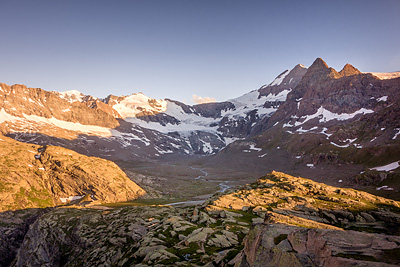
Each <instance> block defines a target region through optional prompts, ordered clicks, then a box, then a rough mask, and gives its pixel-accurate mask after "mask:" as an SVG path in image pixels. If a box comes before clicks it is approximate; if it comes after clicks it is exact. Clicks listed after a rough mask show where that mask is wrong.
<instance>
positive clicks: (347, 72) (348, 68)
mask: <svg viewBox="0 0 400 267" xmlns="http://www.w3.org/2000/svg"><path fill="white" fill-rule="evenodd" d="M339 74H340V75H342V76H352V75H357V74H361V71H359V70H358V69H356V68H355V67H354V66H352V65H350V64H349V63H347V64H346V65H344V67H343V69H342V70H341V71H340V72H339Z"/></svg>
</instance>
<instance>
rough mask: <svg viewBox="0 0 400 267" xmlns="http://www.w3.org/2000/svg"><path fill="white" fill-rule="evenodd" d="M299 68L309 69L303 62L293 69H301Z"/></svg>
mask: <svg viewBox="0 0 400 267" xmlns="http://www.w3.org/2000/svg"><path fill="white" fill-rule="evenodd" d="M299 69H307V67H306V66H304V65H303V64H297V65H296V66H294V68H293V70H299Z"/></svg>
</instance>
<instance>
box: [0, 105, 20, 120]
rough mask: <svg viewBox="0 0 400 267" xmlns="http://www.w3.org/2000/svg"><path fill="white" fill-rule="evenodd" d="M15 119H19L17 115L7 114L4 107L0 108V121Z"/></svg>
mask: <svg viewBox="0 0 400 267" xmlns="http://www.w3.org/2000/svg"><path fill="white" fill-rule="evenodd" d="M15 120H21V118H19V117H15V116H13V115H10V114H8V113H7V112H6V111H5V110H4V108H2V109H1V110H0V123H3V122H6V121H9V122H11V121H15Z"/></svg>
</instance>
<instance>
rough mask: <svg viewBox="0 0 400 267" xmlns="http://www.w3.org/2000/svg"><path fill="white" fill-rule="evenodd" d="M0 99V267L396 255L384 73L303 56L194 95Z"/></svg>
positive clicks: (397, 87)
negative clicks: (244, 88) (227, 88)
mask: <svg viewBox="0 0 400 267" xmlns="http://www.w3.org/2000/svg"><path fill="white" fill-rule="evenodd" d="M0 106H1V108H0V133H1V134H0V147H1V150H0V156H1V157H0V255H1V257H0V267H1V266H44V265H46V266H78V265H79V266H82V265H91V266H92V265H95V266H97V265H105V266H133V265H134V266H154V265H157V266H164V265H167V266H168V265H169V266H171V265H174V266H203V265H205V266H263V265H265V264H267V265H268V266H281V265H282V264H284V265H287V266H371V264H373V265H374V266H396V265H398V264H400V257H399V256H398V255H399V251H400V246H399V244H400V239H399V235H400V215H399V214H400V209H399V206H400V202H398V201H396V200H399V199H400V194H399V190H400V186H399V184H400V168H399V167H400V119H399V117H400V72H396V73H362V72H360V71H359V70H358V69H356V68H355V67H353V66H352V65H350V64H346V65H345V66H344V67H343V69H342V70H340V71H336V70H335V69H333V68H331V67H329V66H328V65H327V64H326V63H325V62H324V61H323V60H322V59H320V58H317V59H316V60H315V61H314V62H313V64H312V65H311V66H310V67H308V68H307V67H305V66H303V65H301V64H298V65H296V66H294V67H293V68H292V69H290V70H285V71H283V72H282V73H281V74H279V75H278V76H277V77H276V78H275V79H274V80H273V81H272V82H271V83H269V84H266V85H263V86H261V87H260V88H259V89H256V90H253V91H250V92H248V93H246V94H244V95H243V96H240V97H237V98H234V99H230V100H226V101H224V102H216V103H206V104H199V105H187V104H184V103H181V102H179V101H175V100H171V99H164V100H157V99H153V98H150V97H147V96H145V95H144V94H143V93H135V94H132V95H129V96H114V95H109V96H108V97H106V98H104V99H99V98H96V97H94V96H89V95H84V94H82V93H80V92H78V91H68V92H55V91H45V90H42V89H40V88H29V87H27V86H25V85H20V84H16V85H12V86H9V85H7V84H4V83H0ZM274 170H275V171H274ZM283 172H285V173H289V174H290V175H288V174H285V173H283ZM266 173H269V174H267V175H265V174H266ZM299 176H302V177H307V178H310V179H305V178H300V177H299ZM259 177H261V178H259ZM255 178H259V179H258V180H257V181H256V182H254V181H255V180H256V179H255ZM355 189H361V190H362V191H358V190H355ZM363 191H367V192H363ZM370 193H372V194H370ZM376 195H380V196H376ZM382 196H383V197H382ZM384 197H385V198H384Z"/></svg>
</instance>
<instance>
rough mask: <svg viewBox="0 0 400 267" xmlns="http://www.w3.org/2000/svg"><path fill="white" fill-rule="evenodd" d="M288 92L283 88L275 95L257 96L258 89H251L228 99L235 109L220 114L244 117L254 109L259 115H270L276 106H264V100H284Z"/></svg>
mask: <svg viewBox="0 0 400 267" xmlns="http://www.w3.org/2000/svg"><path fill="white" fill-rule="evenodd" d="M289 92H290V90H283V91H282V92H280V93H278V94H276V95H274V94H269V95H267V96H262V97H260V98H259V95H260V93H259V92H258V90H253V91H251V92H249V93H247V94H244V95H242V96H240V97H238V98H234V99H230V100H228V102H231V103H233V104H234V105H235V109H234V110H227V111H223V112H222V113H221V115H222V116H223V117H233V118H240V117H242V118H244V117H246V115H247V113H248V112H249V111H252V110H255V109H256V110H257V114H258V115H259V116H260V117H261V116H264V115H267V114H268V115H272V114H273V113H274V112H275V111H276V108H264V104H265V102H267V101H270V102H275V101H285V100H286V97H287V94H288V93H289Z"/></svg>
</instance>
